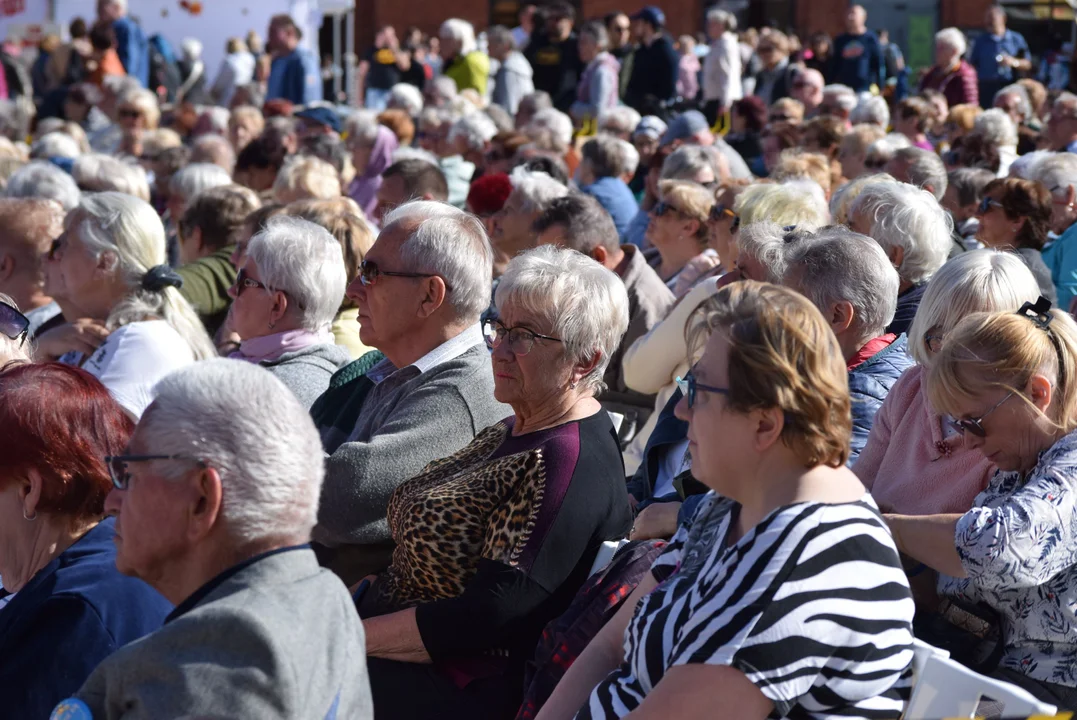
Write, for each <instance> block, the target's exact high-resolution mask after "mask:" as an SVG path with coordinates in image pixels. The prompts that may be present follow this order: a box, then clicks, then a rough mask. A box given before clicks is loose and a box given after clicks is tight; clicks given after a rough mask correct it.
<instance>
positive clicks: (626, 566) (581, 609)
mask: <svg viewBox="0 0 1077 720" xmlns="http://www.w3.org/2000/svg"><path fill="white" fill-rule="evenodd" d="M665 548H666V543H665V541H662V540H636V541H633V542H630V543H628V544H627V545H625V546H624V547H623V548H621V549H620V550H619V551H618V552H617V554H616V555H615V556H614V557H613V560H612V561H610V564H609V565H607V566H606V568H605V569H604V570H600V571H599V572H597V573H595V574H594V575H592V576H591V577H590V578H588V580H587V582H585V583H584V584H583V587H582V588H580V591H579V592H578V593H576V597H574V598H572V603H571V604H570V605H569V606H568V609H567V610H565V612H564V613H563V614H562V615H561V616H560V617H558V618H555V619H554V620H552V621H550V623H549V624H548V625H547V626H546V628H545V629H544V630H543V631H542V637H541V638H540V639H539V643H538V647H537V648H535V658H534V660H533V661H532V662H530V663H528V667H527V670H526V674H525V677H524V687H525V691H524V701H523V704H522V705H521V706H520V711H519V713H518V714H517V715H516V720H534V718H535V716H537V715H538V714H539V711H540V710H541V709H542V706H543V705H544V704H545V702H546V700H548V699H549V697H550V695H551V694H552V693H553V690H554V688H555V687H557V683H558V682H560V681H561V678H562V677H563V676H564V674H565V673H566V672H567V671H568V669H569V667H571V666H572V663H573V662H575V661H576V658H578V657H579V656H580V653H582V652H583V649H584V648H585V647H587V643H589V642H591V640H592V639H593V638H594V637H595V635H597V634H598V631H599V630H601V629H602V626H604V625H605V624H606V623H607V622H608V621H609V620H610V618H612V617H613V616H614V615H616V614H617V611H618V610H620V608H621V605H623V604H624V601H625V600H627V599H628V597H629V596H630V595H631V594H632V592H633V591H634V590H635V589H636V586H637V585H639V583H640V581H641V580H642V579H643V578H644V576H645V575H646V574H647V572H648V571H649V570H650V569H651V565H653V564H654V561H655V560H656V559H658V556H659V555H661V554H662V551H663V550H665Z"/></svg>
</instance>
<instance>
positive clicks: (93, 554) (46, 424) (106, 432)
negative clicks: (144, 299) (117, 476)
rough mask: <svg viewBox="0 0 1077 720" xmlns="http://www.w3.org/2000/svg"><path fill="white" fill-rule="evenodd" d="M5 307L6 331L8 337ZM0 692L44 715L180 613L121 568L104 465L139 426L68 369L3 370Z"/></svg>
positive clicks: (18, 712) (9, 702)
mask: <svg viewBox="0 0 1077 720" xmlns="http://www.w3.org/2000/svg"><path fill="white" fill-rule="evenodd" d="M2 308H3V306H0V331H2V332H3V333H4V334H7V332H8V331H9V330H10V328H5V327H4V325H5V324H6V323H5V321H4V320H3V310H2ZM0 427H3V428H4V431H3V432H2V433H0V453H2V454H3V457H4V465H3V467H4V469H3V472H2V473H0V584H2V585H3V587H2V588H0V687H2V688H3V715H4V716H5V717H11V718H45V717H48V716H49V714H50V712H51V710H52V708H53V707H54V706H55V705H56V704H57V703H58V702H59V701H60V700H62V699H63V698H65V697H68V696H70V695H72V694H74V692H75V691H76V690H78V689H79V687H80V686H81V685H82V683H83V681H85V680H86V678H87V677H89V675H90V673H91V672H92V671H93V669H94V668H95V667H96V666H97V665H98V663H100V662H101V661H102V660H104V659H105V658H106V657H108V656H109V655H110V654H112V653H113V652H114V651H115V650H117V649H118V648H120V647H121V646H123V645H125V644H127V643H129V642H132V641H134V640H137V639H138V638H140V637H142V636H143V635H146V634H148V633H150V632H153V631H154V630H156V629H157V628H159V627H160V626H161V624H162V623H163V622H164V619H165V616H166V615H167V614H168V613H169V612H170V611H171V610H172V606H171V604H169V602H168V601H167V600H165V599H164V598H163V597H162V596H161V595H159V594H158V593H157V592H156V591H155V590H153V589H152V588H151V587H150V586H149V585H147V584H145V583H144V582H142V581H141V580H136V579H134V578H129V577H126V576H124V575H121V574H120V573H119V572H118V571H117V570H116V545H115V539H116V536H117V530H118V528H116V526H115V520H114V519H113V518H106V517H105V510H104V507H105V497H106V496H107V495H108V493H109V491H110V490H111V489H112V482H111V480H110V479H109V471H108V468H107V467H106V465H105V457H106V456H108V455H116V454H120V453H122V452H124V450H125V448H126V447H127V440H128V437H129V436H130V434H131V431H132V429H133V427H134V426H133V423H132V422H131V420H130V419H129V418H128V417H127V415H126V413H125V412H124V409H123V408H122V407H121V406H120V405H119V404H118V403H117V402H116V401H115V400H114V399H113V398H112V397H111V395H110V394H109V391H108V390H107V389H106V388H105V387H104V386H103V385H102V384H101V383H100V382H99V381H98V380H97V379H96V378H94V377H93V376H91V375H90V374H89V373H87V372H85V371H83V370H79V369H77V368H74V367H70V366H67V365H61V364H59V363H45V364H38V365H31V364H29V363H25V364H20V365H15V366H8V367H6V368H4V369H2V370H0Z"/></svg>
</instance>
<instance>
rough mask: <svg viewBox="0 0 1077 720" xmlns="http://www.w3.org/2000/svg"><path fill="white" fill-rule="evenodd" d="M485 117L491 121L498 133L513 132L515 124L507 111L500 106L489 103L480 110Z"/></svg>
mask: <svg viewBox="0 0 1077 720" xmlns="http://www.w3.org/2000/svg"><path fill="white" fill-rule="evenodd" d="M482 111H483V112H484V113H486V116H487V117H488V118H490V120H492V121H493V123H494V127H496V128H497V131H498V132H515V131H516V122H515V121H514V120H513V119H512V115H510V114H509V111H508V110H506V109H505V108H503V107H501V106H500V105H495V104H494V103H490V104H489V105H487V106H486V107H484V108H483V109H482Z"/></svg>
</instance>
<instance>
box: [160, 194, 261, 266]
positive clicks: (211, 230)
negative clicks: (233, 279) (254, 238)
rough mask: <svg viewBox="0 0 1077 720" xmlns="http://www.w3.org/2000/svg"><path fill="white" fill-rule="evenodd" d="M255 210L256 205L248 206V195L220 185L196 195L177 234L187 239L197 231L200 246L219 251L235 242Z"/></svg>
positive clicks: (182, 219) (184, 215)
mask: <svg viewBox="0 0 1077 720" xmlns="http://www.w3.org/2000/svg"><path fill="white" fill-rule="evenodd" d="M255 209H257V205H255V204H254V203H252V202H251V196H250V194H248V193H246V192H240V191H239V190H237V189H236V188H234V187H230V186H228V185H223V186H221V187H215V188H211V189H209V190H203V191H202V192H200V193H198V194H197V195H195V197H194V199H193V200H192V201H191V204H190V205H188V206H187V209H186V210H185V211H184V212H183V217H182V218H180V221H179V230H180V233H181V234H183V235H188V234H190V232H191V231H192V230H194V229H195V228H199V229H200V230H201V231H202V242H203V244H205V245H206V247H209V248H211V249H213V250H220V249H221V248H223V247H226V246H228V245H231V244H232V243H234V242H236V239H237V238H236V236H237V234H238V233H239V231H240V230H241V229H242V228H243V224H244V223H245V222H246V220H247V216H248V215H250V214H251V213H252V212H253V211H254V210H255Z"/></svg>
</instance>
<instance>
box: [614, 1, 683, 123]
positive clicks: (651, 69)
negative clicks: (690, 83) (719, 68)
mask: <svg viewBox="0 0 1077 720" xmlns="http://www.w3.org/2000/svg"><path fill="white" fill-rule="evenodd" d="M665 24H666V16H665V14H664V13H663V12H662V11H661V10H660V9H659V8H656V7H654V6H653V5H648V6H647V7H645V8H643V9H642V10H640V11H639V12H637V13H636V14H634V15H633V16H632V33H633V35H634V36H635V37H636V39H637V40H638V41H639V47H637V48H636V52H635V54H634V55H633V61H632V75H631V76H630V77H629V79H628V87H627V88H626V90H625V97H624V101H625V104H626V105H629V106H630V107H633V108H635V109H636V110H638V111H639V113H640V114H641V115H658V116H659V117H662V116H664V115H667V114H668V113H665V112H664V111H663V107H664V106H665V105H667V104H670V103H672V102H673V100H674V99H675V98H676V96H677V67H678V64H679V63H680V56H678V55H677V51H676V50H675V49H674V48H673V42H672V41H671V40H670V39H669V37H668V36H667V35H666V34H665V33H663V32H662V28H663V27H664V26H665Z"/></svg>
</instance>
